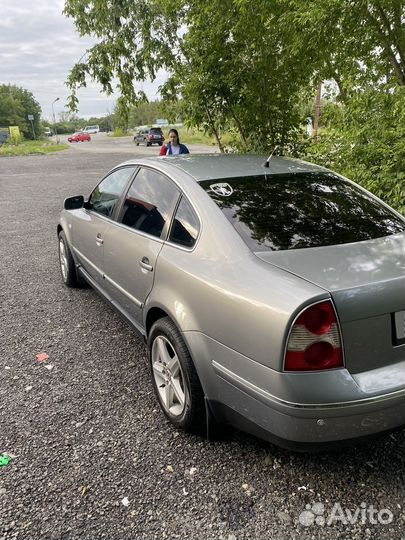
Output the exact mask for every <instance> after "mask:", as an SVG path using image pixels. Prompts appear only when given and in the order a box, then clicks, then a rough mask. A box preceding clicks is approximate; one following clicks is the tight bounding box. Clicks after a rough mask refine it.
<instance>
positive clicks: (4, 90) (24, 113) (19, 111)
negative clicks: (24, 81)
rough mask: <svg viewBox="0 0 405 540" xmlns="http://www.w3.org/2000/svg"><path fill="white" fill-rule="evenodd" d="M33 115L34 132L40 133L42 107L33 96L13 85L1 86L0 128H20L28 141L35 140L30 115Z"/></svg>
mask: <svg viewBox="0 0 405 540" xmlns="http://www.w3.org/2000/svg"><path fill="white" fill-rule="evenodd" d="M29 114H30V115H31V114H32V115H33V117H34V120H33V124H34V130H35V133H36V134H38V133H39V132H40V118H41V107H40V105H39V103H38V102H37V101H36V100H35V98H34V96H33V94H31V92H29V91H28V90H25V89H24V88H20V87H18V86H15V85H11V84H2V85H0V126H7V127H8V126H18V127H19V128H20V132H21V133H22V134H23V135H24V137H26V138H28V139H32V138H33V132H32V126H31V122H30V121H29V120H28V115H29Z"/></svg>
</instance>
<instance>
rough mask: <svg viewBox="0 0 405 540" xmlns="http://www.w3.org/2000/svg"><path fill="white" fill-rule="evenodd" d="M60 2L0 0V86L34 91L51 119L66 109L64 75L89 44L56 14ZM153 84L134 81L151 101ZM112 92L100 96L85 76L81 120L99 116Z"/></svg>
mask: <svg viewBox="0 0 405 540" xmlns="http://www.w3.org/2000/svg"><path fill="white" fill-rule="evenodd" d="M63 5H64V2H63V0H0V13H1V15H0V84H15V85H17V86H20V87H22V88H25V89H26V90H29V91H30V92H32V94H33V95H34V98H35V99H36V100H37V101H38V103H39V104H40V105H41V108H42V117H43V118H45V119H47V120H51V119H52V102H54V100H55V99H56V98H59V100H58V101H57V102H55V103H54V110H55V115H56V117H58V114H59V113H60V112H62V111H63V110H66V109H67V107H66V102H67V97H68V95H69V90H68V88H67V87H66V85H65V81H66V79H67V76H68V73H69V71H70V69H71V68H72V67H73V65H74V64H75V63H76V62H77V61H78V60H79V59H80V58H81V57H82V55H83V53H84V52H85V50H86V49H88V48H89V47H91V46H92V44H93V43H94V42H93V41H92V39H91V38H90V37H84V38H81V37H80V36H79V34H78V33H77V32H76V30H75V27H74V22H73V20H72V19H68V18H67V17H65V16H64V15H63V14H62V10H63ZM159 79H160V80H158V81H157V82H155V83H150V82H144V83H139V86H138V89H143V91H144V92H145V93H146V95H147V96H148V98H149V99H157V98H158V97H159V95H158V86H159V84H162V82H163V79H164V75H163V74H160V77H159ZM117 97H118V94H115V95H113V96H106V94H104V93H102V91H101V87H100V86H99V85H97V84H95V83H93V82H91V81H90V80H89V81H88V82H87V87H86V88H84V89H81V90H80V91H79V92H78V98H79V105H78V108H79V112H78V115H79V116H80V117H83V118H90V117H91V116H105V115H106V114H108V113H109V112H111V111H112V110H113V108H114V104H115V101H116V99H117Z"/></svg>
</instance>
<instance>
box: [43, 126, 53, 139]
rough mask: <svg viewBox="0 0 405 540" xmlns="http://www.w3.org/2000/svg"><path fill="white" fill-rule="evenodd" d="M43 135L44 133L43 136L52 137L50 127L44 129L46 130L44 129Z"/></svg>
mask: <svg viewBox="0 0 405 540" xmlns="http://www.w3.org/2000/svg"><path fill="white" fill-rule="evenodd" d="M44 133H45V135H46V136H47V137H52V130H51V128H50V127H46V128H45V129H44Z"/></svg>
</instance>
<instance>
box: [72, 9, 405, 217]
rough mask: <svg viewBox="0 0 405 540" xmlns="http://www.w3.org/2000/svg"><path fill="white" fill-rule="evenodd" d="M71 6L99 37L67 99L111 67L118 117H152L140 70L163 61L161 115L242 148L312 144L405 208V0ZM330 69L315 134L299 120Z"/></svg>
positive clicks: (81, 26) (298, 151)
mask: <svg viewBox="0 0 405 540" xmlns="http://www.w3.org/2000/svg"><path fill="white" fill-rule="evenodd" d="M65 13H66V14H67V15H68V16H70V17H73V18H74V20H75V23H76V27H77V29H78V31H79V32H80V33H81V34H82V35H84V34H91V35H93V36H94V37H95V38H96V39H97V41H98V42H97V44H96V45H95V46H94V47H93V48H92V49H90V50H89V51H87V53H86V55H85V56H84V57H83V58H82V60H81V61H80V62H79V63H78V64H77V65H76V66H74V67H73V69H72V71H71V73H70V75H69V78H68V85H69V87H70V88H71V91H72V96H71V106H72V108H75V106H76V105H77V98H76V92H77V89H78V88H80V86H85V85H86V78H87V77H90V78H92V79H95V80H97V81H98V82H100V83H101V85H102V86H103V88H104V90H105V91H107V92H111V90H112V87H113V83H114V81H115V79H116V80H118V87H119V91H120V93H121V98H120V100H119V102H118V104H117V108H116V110H115V111H114V114H113V115H112V118H111V123H112V127H113V128H121V129H122V130H123V131H124V132H125V131H126V130H127V127H128V125H132V124H137V123H138V122H139V123H140V124H143V123H145V124H149V123H151V122H150V117H147V116H146V115H145V116H142V115H143V113H144V112H146V111H147V110H148V111H150V109H148V107H147V106H146V105H143V104H142V103H143V102H144V101H145V96H144V94H143V92H142V91H141V90H139V89H137V88H136V87H135V86H134V81H143V80H145V79H146V78H147V77H148V78H151V79H152V80H153V79H154V78H155V76H156V74H157V72H158V70H159V69H164V70H166V71H167V72H168V73H169V78H168V80H167V81H166V83H165V84H164V85H163V87H162V89H161V93H162V95H163V97H164V108H163V111H164V112H163V113H162V115H159V116H163V117H166V118H168V119H169V121H171V122H173V121H174V120H175V119H176V118H177V117H179V116H181V117H182V120H183V122H184V124H185V126H186V127H189V128H195V127H198V128H200V129H202V131H203V132H204V133H206V134H207V135H209V136H213V137H215V140H216V142H217V144H218V145H219V147H220V149H221V150H223V151H224V150H225V142H224V140H223V133H224V132H226V133H227V134H231V137H232V138H231V141H230V144H231V145H232V147H233V149H236V150H238V151H243V152H258V151H260V152H270V151H272V150H273V149H274V147H275V146H276V145H278V146H279V151H280V152H281V153H283V152H284V153H290V154H292V155H304V156H307V157H309V158H311V159H313V160H314V161H317V162H321V163H323V164H325V165H327V166H330V167H332V168H334V169H336V170H338V171H341V172H342V173H344V174H346V175H347V176H349V177H352V178H353V179H354V180H356V181H358V182H360V183H361V184H362V185H364V186H365V187H367V188H369V189H371V190H372V191H374V192H375V193H376V194H377V195H379V196H381V197H382V198H383V199H385V200H386V201H387V202H389V203H390V204H392V205H393V206H395V207H396V208H398V209H400V210H401V209H402V210H403V207H404V170H403V167H402V165H401V164H402V163H403V162H404V157H405V156H404V142H403V141H404V140H405V139H404V135H405V133H404V128H403V127H402V126H403V125H405V122H404V120H405V118H404V112H403V111H404V110H405V107H404V105H405V101H404V97H403V91H404V88H405V45H404V44H405V25H404V24H403V21H404V20H405V2H404V0H347V1H342V0H328V1H327V2H326V1H325V0H310V1H308V0H262V1H261V2H255V3H253V2H252V1H251V0H208V1H207V0H194V1H193V2H188V1H187V0H177V2H173V1H172V0H115V1H114V2H109V1H108V0H66V6H65ZM323 80H328V81H332V83H333V85H334V87H335V88H336V89H337V90H336V92H335V94H336V96H335V95H334V94H333V93H332V95H329V96H328V97H329V99H331V98H333V99H332V101H329V102H328V103H324V104H323V105H324V106H323V116H322V118H321V131H320V142H319V143H318V144H317V145H315V144H314V143H311V142H309V143H307V142H306V141H305V140H304V136H303V125H304V123H305V118H306V117H307V116H308V115H309V114H310V115H311V116H313V109H314V105H313V103H312V104H311V107H310V109H312V112H311V110H309V108H308V103H310V97H313V96H314V95H315V92H316V88H317V86H318V85H319V82H320V81H323ZM130 106H136V107H134V108H132V109H131V110H129V109H130ZM143 120H145V121H143Z"/></svg>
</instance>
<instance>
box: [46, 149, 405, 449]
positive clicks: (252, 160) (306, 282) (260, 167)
mask: <svg viewBox="0 0 405 540" xmlns="http://www.w3.org/2000/svg"><path fill="white" fill-rule="evenodd" d="M57 233H58V238H59V259H60V267H61V272H62V279H63V281H64V283H65V284H66V285H68V286H77V285H80V283H82V282H88V283H90V284H91V285H92V286H93V287H94V288H95V289H96V290H97V291H99V292H100V293H101V294H102V295H103V296H104V298H105V299H107V300H108V301H109V302H110V303H111V304H112V305H113V306H114V307H115V308H116V309H117V310H118V311H119V312H120V313H121V314H122V315H123V316H124V317H125V319H126V320H127V321H128V322H129V323H130V324H131V325H132V326H133V327H134V328H135V329H136V330H137V332H138V333H139V334H140V335H141V336H142V337H143V338H144V340H145V341H146V343H147V348H148V354H149V363H150V370H151V380H152V384H153V387H154V390H155V393H156V396H157V400H158V402H159V404H160V406H161V408H162V411H163V412H164V414H165V415H166V416H167V418H168V419H169V420H170V421H171V422H172V423H173V424H174V426H176V427H178V428H182V429H185V430H188V431H193V432H200V433H201V432H207V433H208V434H212V432H213V427H214V426H217V425H220V424H226V423H228V424H232V425H234V426H236V427H239V428H241V429H243V430H246V431H249V432H251V433H254V434H256V435H258V436H260V437H263V438H265V439H268V440H271V441H274V442H276V443H278V444H280V445H284V446H288V447H293V448H298V449H309V448H312V447H313V446H315V447H316V448H320V447H321V446H322V445H329V444H337V443H344V444H347V443H348V442H350V441H351V440H352V439H356V440H357V439H358V438H361V437H366V436H370V435H374V434H376V433H379V432H382V431H385V430H389V429H393V428H397V427H399V426H402V425H404V424H405V220H404V218H403V216H401V215H400V214H398V213H397V212H395V211H394V210H392V209H391V208H389V207H388V206H387V205H385V204H384V203H383V202H382V201H380V200H379V199H377V198H376V197H374V196H373V195H372V194H371V193H369V192H367V191H365V190H364V189H362V188H360V187H359V186H357V185H356V184H354V183H353V182H351V181H350V180H347V179H345V178H343V177H341V176H339V175H337V174H335V173H333V172H331V171H329V170H327V169H324V168H321V167H317V166H315V165H311V164H309V163H305V162H302V161H298V160H292V159H287V158H279V157H272V158H271V159H270V160H267V161H266V159H265V158H264V157H260V156H237V155H234V156H232V155H204V156H202V155H201V156H193V155H192V156H179V157H177V156H174V157H170V158H166V157H162V158H159V157H156V158H144V159H134V160H131V161H128V162H126V163H123V164H121V165H118V166H117V167H115V168H114V169H113V170H112V171H110V172H109V173H108V174H107V175H106V176H105V177H104V178H103V179H102V180H101V182H100V183H99V184H98V185H97V186H96V187H95V189H94V190H93V191H92V193H91V194H90V196H89V197H86V198H84V197H83V196H76V197H70V198H68V199H66V200H65V203H64V210H63V211H62V213H61V217H60V221H59V224H58V230H57Z"/></svg>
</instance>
